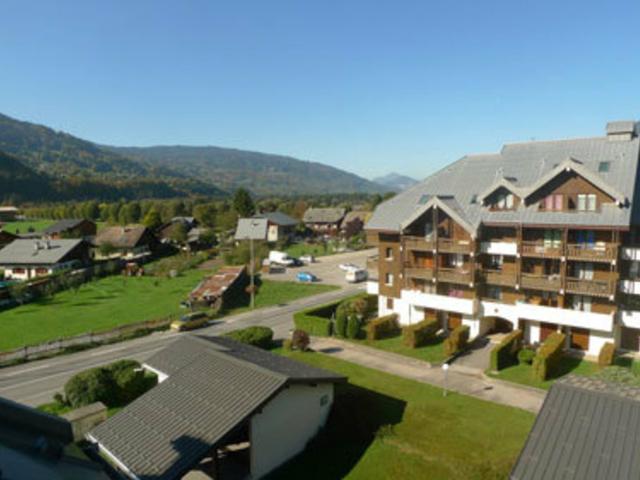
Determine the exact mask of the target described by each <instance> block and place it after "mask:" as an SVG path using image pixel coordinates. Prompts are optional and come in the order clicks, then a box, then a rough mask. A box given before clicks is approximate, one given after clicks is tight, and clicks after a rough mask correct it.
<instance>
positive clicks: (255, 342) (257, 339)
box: [225, 326, 273, 350]
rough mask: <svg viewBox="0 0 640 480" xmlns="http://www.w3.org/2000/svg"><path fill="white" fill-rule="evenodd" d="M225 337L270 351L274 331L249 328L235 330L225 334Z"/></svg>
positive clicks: (264, 328) (267, 328) (257, 327)
mask: <svg viewBox="0 0 640 480" xmlns="http://www.w3.org/2000/svg"><path fill="white" fill-rule="evenodd" d="M225 337H228V338H231V339H233V340H235V341H237V342H240V343H246V344H247V345H252V346H254V347H258V348H263V349H265V350H268V349H269V348H271V345H272V343H273V330H271V329H270V328H269V327H260V326H256V327H247V328H242V329H240V330H233V331H231V332H229V333H227V334H225Z"/></svg>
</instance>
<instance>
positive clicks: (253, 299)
mask: <svg viewBox="0 0 640 480" xmlns="http://www.w3.org/2000/svg"><path fill="white" fill-rule="evenodd" d="M249 252H250V257H251V260H250V265H249V282H250V283H249V289H250V290H251V308H252V309H253V308H255V306H256V292H255V285H254V280H253V277H254V276H255V271H254V270H255V265H256V259H255V255H254V252H253V237H250V238H249Z"/></svg>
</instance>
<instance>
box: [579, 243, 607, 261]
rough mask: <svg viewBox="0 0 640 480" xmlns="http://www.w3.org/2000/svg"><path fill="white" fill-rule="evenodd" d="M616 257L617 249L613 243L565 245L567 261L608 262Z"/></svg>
mask: <svg viewBox="0 0 640 480" xmlns="http://www.w3.org/2000/svg"><path fill="white" fill-rule="evenodd" d="M617 257H618V247H617V246H616V245H615V244H613V243H606V244H592V245H587V244H577V243H570V244H568V245H567V258H568V259H569V260H589V261H596V262H597V261H601V262H610V261H612V260H615V259H616V258H617Z"/></svg>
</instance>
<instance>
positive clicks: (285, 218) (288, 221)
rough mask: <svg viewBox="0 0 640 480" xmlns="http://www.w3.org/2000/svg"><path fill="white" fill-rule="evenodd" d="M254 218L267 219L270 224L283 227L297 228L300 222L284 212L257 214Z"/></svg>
mask: <svg viewBox="0 0 640 480" xmlns="http://www.w3.org/2000/svg"><path fill="white" fill-rule="evenodd" d="M253 218H266V219H267V220H268V221H269V222H270V223H275V224H276V225H280V226H281V227H295V226H296V225H297V224H298V221H297V220H296V219H295V218H292V217H290V216H289V215H287V214H286V213H282V212H265V213H257V214H256V215H254V216H253Z"/></svg>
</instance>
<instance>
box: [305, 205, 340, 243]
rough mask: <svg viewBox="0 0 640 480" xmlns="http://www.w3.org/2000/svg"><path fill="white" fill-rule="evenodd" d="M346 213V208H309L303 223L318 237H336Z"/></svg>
mask: <svg viewBox="0 0 640 480" xmlns="http://www.w3.org/2000/svg"><path fill="white" fill-rule="evenodd" d="M345 213H346V211H345V209H344V208H309V209H307V211H306V212H304V216H303V217H302V221H303V222H304V224H305V226H306V227H307V228H308V229H310V230H311V231H312V232H314V233H315V234H316V235H328V236H336V235H337V234H338V233H339V231H340V224H341V223H342V219H343V218H344V216H345Z"/></svg>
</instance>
